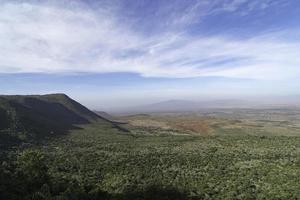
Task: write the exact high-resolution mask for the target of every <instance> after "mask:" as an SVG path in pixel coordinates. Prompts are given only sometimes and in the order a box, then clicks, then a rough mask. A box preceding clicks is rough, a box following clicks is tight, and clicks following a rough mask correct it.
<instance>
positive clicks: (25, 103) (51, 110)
mask: <svg viewBox="0 0 300 200" xmlns="http://www.w3.org/2000/svg"><path fill="white" fill-rule="evenodd" d="M98 120H102V121H105V122H107V123H111V122H109V120H106V119H104V118H102V117H100V116H98V115H97V114H95V113H94V112H92V111H90V110H89V109H87V108H86V107H84V106H83V105H81V104H80V103H78V102H76V101H74V100H73V99H71V98H70V97H68V96H67V95H65V94H49V95H1V96H0V137H7V135H9V136H14V137H15V138H20V137H21V136H22V137H27V138H41V137H44V136H49V135H54V134H61V133H64V132H66V131H67V130H69V129H72V128H75V126H74V125H76V124H87V123H90V122H93V121H98ZM112 125H113V126H114V124H112ZM0 140H1V138H0Z"/></svg>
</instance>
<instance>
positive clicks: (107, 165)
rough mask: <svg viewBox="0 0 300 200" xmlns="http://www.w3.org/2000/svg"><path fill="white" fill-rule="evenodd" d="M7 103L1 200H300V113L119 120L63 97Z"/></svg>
mask: <svg viewBox="0 0 300 200" xmlns="http://www.w3.org/2000/svg"><path fill="white" fill-rule="evenodd" d="M0 100H1V104H0V108H1V109H0V111H1V112H0V114H1V123H0V124H1V126H0V127H1V130H0V136H1V137H0V139H1V145H2V146H1V148H2V151H1V154H0V156H1V157H0V159H1V163H2V164H1V165H0V198H1V199H109V200H114V199H126V200H138V199H149V200H150V199H158V200H159V199H163V200H166V199H168V200H174V199H175V200H176V199H177V200H181V199H189V200H194V199H298V198H299V196H300V193H299V191H300V184H299V176H300V154H299V152H300V151H299V150H300V109H297V108H293V109H291V108H287V107H283V108H265V109H261V108H260V109H253V108H251V109H250V108H247V109H246V108H239V109H238V108H218V109H217V108H205V109H200V110H197V111H193V112H191V111H185V112H183V111H182V112H179V111H178V110H177V111H176V112H158V113H157V112H153V113H147V114H145V113H140V114H131V115H124V114H122V115H114V114H109V113H105V112H101V111H99V112H96V113H97V114H95V113H94V112H92V111H90V110H88V109H87V108H85V107H84V106H82V105H81V104H79V103H77V102H76V101H74V100H72V99H71V98H69V97H68V96H66V95H64V94H53V95H43V96H1V98H0ZM168 103H170V102H168ZM171 103H172V104H173V105H175V104H177V105H178V106H179V104H180V103H182V102H171ZM185 103H186V102H185ZM29 122H30V123H29ZM55 133H59V134H55ZM13 139H14V140H13Z"/></svg>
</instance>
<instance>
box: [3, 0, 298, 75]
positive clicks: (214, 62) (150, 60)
mask: <svg viewBox="0 0 300 200" xmlns="http://www.w3.org/2000/svg"><path fill="white" fill-rule="evenodd" d="M201 2H202V3H201V4H200V3H199V4H193V5H191V6H189V7H187V8H186V9H187V11H188V13H187V14H185V15H178V16H177V17H176V16H173V18H174V21H173V23H172V24H173V26H179V24H180V27H181V25H182V24H190V22H192V21H193V20H195V18H197V16H198V14H197V12H200V11H203V12H204V13H202V14H201V15H205V14H209V13H213V12H212V11H213V10H214V11H217V10H218V12H220V10H223V11H224V12H228V11H230V12H234V11H235V10H237V9H238V8H239V6H241V5H242V4H245V3H247V1H246V0H234V1H230V2H229V3H228V2H227V1H226V2H227V3H226V2H225V3H220V2H221V1H219V4H218V5H220V6H219V7H214V6H215V5H216V2H214V4H209V3H207V2H206V1H201ZM222 2H223V1H222ZM268 2H269V1H264V5H265V6H262V4H259V5H260V7H261V8H263V7H266V6H268V5H269V4H268ZM252 4H253V3H252ZM249 5H250V4H249ZM253 6H257V5H253ZM204 8H205V9H204ZM249 8H250V7H249ZM251 9H253V8H251ZM209 10H210V11H209ZM116 12H117V9H113V8H111V7H105V8H98V9H97V10H94V9H90V8H88V7H83V6H82V5H81V4H78V5H77V4H74V5H72V6H68V7H67V6H63V4H62V3H60V4H58V3H53V4H41V3H28V2H27V3H26V2H25V3H20V2H19V3H10V2H4V3H1V4H0V73H21V72H41V73H76V72H97V73H106V72H134V73H138V74H140V75H142V76H145V77H198V76H223V77H237V78H254V79H288V78H295V77H299V76H300V68H299V65H300V56H299V49H300V41H299V40H293V41H291V40H290V39H289V38H290V37H291V35H292V36H294V35H297V34H299V31H298V30H285V31H270V32H268V33H265V34H261V35H254V36H253V37H251V38H247V39H243V40H241V39H236V38H235V37H228V36H223V35H222V34H219V35H214V36H201V35H190V34H188V33H186V32H185V31H183V30H182V29H170V30H169V31H164V32H161V33H160V34H155V35H152V36H151V35H150V36H149V35H148V34H142V33H140V32H137V31H135V29H134V28H132V26H131V24H130V23H128V21H126V20H124V21H122V20H120V16H119V14H118V13H116ZM205 12H206V13H205ZM157 23H159V21H157Z"/></svg>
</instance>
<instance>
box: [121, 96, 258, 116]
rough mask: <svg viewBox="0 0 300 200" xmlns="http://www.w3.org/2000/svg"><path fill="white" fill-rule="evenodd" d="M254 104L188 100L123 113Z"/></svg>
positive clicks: (157, 104)
mask: <svg viewBox="0 0 300 200" xmlns="http://www.w3.org/2000/svg"><path fill="white" fill-rule="evenodd" d="M253 105H254V103H253V102H250V101H245V100H239V99H222V100H212V101H199V102H198V101H188V100H168V101H162V102H158V103H153V104H147V105H142V106H137V107H131V108H128V109H126V110H124V112H128V113H130V112H133V113H139V112H184V111H197V110H200V109H206V108H239V107H240V108H244V107H251V106H253Z"/></svg>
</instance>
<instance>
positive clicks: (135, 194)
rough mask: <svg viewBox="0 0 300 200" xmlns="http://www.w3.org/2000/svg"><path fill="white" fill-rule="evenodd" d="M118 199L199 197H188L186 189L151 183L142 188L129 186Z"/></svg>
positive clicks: (152, 199) (148, 199) (144, 199)
mask: <svg viewBox="0 0 300 200" xmlns="http://www.w3.org/2000/svg"><path fill="white" fill-rule="evenodd" d="M116 199H120V200H154V199H155V200H196V199H199V198H196V197H189V195H188V193H187V192H186V191H180V190H178V189H177V188H174V187H163V186H160V185H151V186H148V187H146V188H143V189H137V188H133V187H132V188H129V189H127V190H126V191H125V192H124V193H122V194H120V195H119V196H117V197H116Z"/></svg>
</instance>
